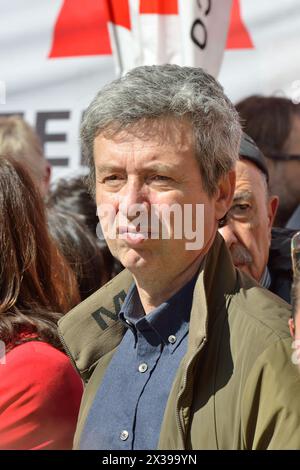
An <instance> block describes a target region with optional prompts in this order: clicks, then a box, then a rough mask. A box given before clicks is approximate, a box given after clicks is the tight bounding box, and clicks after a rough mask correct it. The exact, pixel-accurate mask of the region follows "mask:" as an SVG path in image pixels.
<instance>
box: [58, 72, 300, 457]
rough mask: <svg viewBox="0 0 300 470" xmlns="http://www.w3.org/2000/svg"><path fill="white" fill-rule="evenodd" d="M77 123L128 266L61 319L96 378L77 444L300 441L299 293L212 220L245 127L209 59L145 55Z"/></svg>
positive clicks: (102, 211)
mask: <svg viewBox="0 0 300 470" xmlns="http://www.w3.org/2000/svg"><path fill="white" fill-rule="evenodd" d="M81 135H82V144H83V149H84V152H85V155H86V157H87V161H88V163H89V166H90V169H91V175H90V185H91V189H92V190H93V191H94V192H95V196H96V202H97V206H98V214H99V217H100V221H101V226H102V229H103V233H104V235H105V237H106V240H107V243H108V246H109V248H110V250H111V252H112V253H113V255H114V256H116V257H117V258H118V259H119V260H120V261H121V263H122V264H123V265H124V267H125V268H126V269H125V270H124V271H123V272H122V273H120V274H119V275H118V276H117V277H115V278H114V279H113V280H112V281H110V282H109V283H108V284H106V285H105V286H104V287H103V288H101V289H100V290H99V291H98V292H97V293H95V294H94V295H92V296H91V297H90V298H88V299H86V301H85V302H84V303H82V304H80V305H79V306H77V307H76V308H75V309H73V310H72V311H71V312H69V314H67V315H66V316H65V317H64V318H63V319H62V320H61V322H60V324H59V330H60V336H61V339H62V341H63V343H64V345H65V347H66V350H67V352H68V354H69V356H70V358H71V359H72V360H73V363H74V365H75V366H76V367H77V369H78V371H79V372H80V374H81V376H82V378H83V380H84V382H85V393H84V397H83V401H82V404H81V409H80V414H79V421H78V426H77V432H76V435H75V441H74V447H75V448H76V449H106V450H109V449H112V450H117V449H119V450H132V449H133V450H135V449H156V448H159V449H266V448H268V449H275V448H289V447H290V448H298V447H299V446H300V433H299V426H300V410H299V401H298V397H297V395H298V394H299V392H300V381H299V377H298V376H297V375H296V374H295V369H294V366H293V364H292V361H291V338H290V335H289V331H288V327H287V322H286V320H285V319H286V317H287V316H288V310H287V309H288V306H287V304H286V303H284V302H282V301H280V300H279V299H278V298H277V297H275V296H273V294H271V293H269V292H267V291H265V290H264V289H262V288H261V287H259V286H257V285H256V283H255V282H254V281H252V280H251V279H250V278H248V277H247V276H246V275H244V274H243V273H241V272H239V271H238V270H237V269H235V267H234V265H233V264H232V261H231V257H230V253H229V252H228V250H227V248H226V245H225V243H224V241H223V239H222V237H221V236H220V235H219V234H218V233H217V229H218V225H219V224H220V221H222V220H223V219H224V217H225V214H226V213H227V211H228V210H229V208H230V207H231V203H232V198H233V193H234V186H235V171H234V166H235V162H236V159H237V157H238V151H239V145H240V137H241V128H240V124H239V119H238V116H237V114H236V111H235V110H234V108H233V106H232V104H231V102H230V101H229V100H228V98H227V97H226V96H225V95H224V93H223V89H222V87H221V86H220V85H219V84H218V83H217V82H216V81H215V79H214V78H212V77H211V76H210V75H209V74H207V73H206V72H205V71H204V70H202V69H200V68H191V67H179V66H176V65H164V66H145V67H138V68H136V69H133V70H132V71H130V72H129V73H128V74H127V75H125V76H124V77H123V78H121V79H118V80H116V81H114V82H112V83H111V84H109V85H107V86H105V87H104V88H103V89H102V90H101V91H100V92H99V93H98V95H97V96H96V97H95V99H94V100H93V101H92V103H91V105H90V106H89V108H88V109H87V111H86V114H85V116H84V121H83V124H82V132H81ZM167 209H169V212H170V213H171V212H172V213H171V214H170V213H169V214H167V212H168V211H167ZM166 214H167V215H170V217H167V216H166ZM165 228H167V230H164V229H165ZM182 228H183V230H180V229H182ZM166 234H167V235H168V236H165V235H166ZM195 238H196V242H195V243H191V240H193V239H195Z"/></svg>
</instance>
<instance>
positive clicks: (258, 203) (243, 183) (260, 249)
mask: <svg viewBox="0 0 300 470" xmlns="http://www.w3.org/2000/svg"><path fill="white" fill-rule="evenodd" d="M277 205H278V199H277V198H276V197H273V198H268V196H267V191H266V184H265V182H264V176H263V175H262V173H261V172H260V171H259V169H258V168H257V167H256V166H255V165H253V164H252V163H250V162H248V161H246V160H243V161H238V163H237V167H236V188H235V192H234V199H233V204H232V207H231V209H230V212H229V214H228V223H227V225H226V226H225V227H223V228H221V229H220V230H219V231H220V233H221V234H222V236H223V237H224V240H225V242H226V244H227V246H228V248H229V250H230V252H231V256H232V259H233V262H234V264H235V266H237V267H238V268H240V269H241V270H242V271H244V272H245V273H247V274H248V275H250V276H252V277H253V278H254V279H255V280H256V281H257V282H259V281H260V279H261V277H262V275H263V273H264V270H265V267H266V265H267V262H268V257H269V247H270V241H271V228H272V224H273V220H274V216H275V213H276V209H277Z"/></svg>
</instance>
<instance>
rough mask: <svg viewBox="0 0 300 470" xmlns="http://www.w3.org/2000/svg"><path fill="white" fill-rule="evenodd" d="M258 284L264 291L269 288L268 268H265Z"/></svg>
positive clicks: (269, 276)
mask: <svg viewBox="0 0 300 470" xmlns="http://www.w3.org/2000/svg"><path fill="white" fill-rule="evenodd" d="M259 283H260V285H261V286H262V287H264V288H265V289H269V287H270V285H271V275H270V271H269V268H268V266H266V268H265V270H264V272H263V275H262V277H261V279H260V281H259Z"/></svg>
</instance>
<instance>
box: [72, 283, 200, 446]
mask: <svg viewBox="0 0 300 470" xmlns="http://www.w3.org/2000/svg"><path fill="white" fill-rule="evenodd" d="M196 278H197V276H194V278H193V279H192V280H191V281H190V282H188V283H187V284H186V285H185V286H184V287H183V288H182V289H181V290H180V291H178V292H177V293H176V294H175V295H174V296H172V297H171V298H170V299H169V300H168V301H166V302H164V303H163V304H161V305H160V306H159V307H157V308H155V309H154V310H153V311H152V312H150V313H149V314H148V315H145V312H144V309H143V307H142V304H141V302H140V298H139V295H138V292H137V288H136V286H135V284H133V285H132V286H131V288H130V290H129V292H128V294H127V296H126V299H125V301H124V304H123V307H122V310H121V312H120V318H121V320H122V321H123V322H124V323H125V324H126V326H127V327H128V331H127V332H126V333H125V335H124V337H123V339H122V341H121V343H120V345H119V347H118V349H117V352H116V353H115V354H114V356H113V358H112V360H111V362H110V364H109V366H108V368H107V370H106V372H105V375H104V378H103V381H102V383H101V385H100V387H99V389H98V391H97V393H96V396H95V399H94V402H93V404H92V406H91V408H90V412H89V415H88V417H87V420H86V423H85V427H84V430H83V433H82V436H81V442H80V449H94V450H102V449H105V450H133V449H156V448H157V445H158V440H159V435H160V428H161V424H162V420H163V416H164V411H165V407H166V404H167V400H168V396H169V393H170V390H171V387H172V384H173V381H174V378H175V374H176V371H177V369H178V366H179V364H180V362H181V360H182V359H183V357H184V355H185V353H186V350H187V338H188V329H189V319H190V310H191V306H192V297H193V290H194V287H195V282H196Z"/></svg>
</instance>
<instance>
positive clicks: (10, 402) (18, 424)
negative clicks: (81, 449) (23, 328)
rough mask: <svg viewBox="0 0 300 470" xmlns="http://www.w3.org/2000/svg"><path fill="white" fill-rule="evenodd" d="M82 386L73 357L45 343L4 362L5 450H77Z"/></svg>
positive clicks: (1, 424)
mask: <svg viewBox="0 0 300 470" xmlns="http://www.w3.org/2000/svg"><path fill="white" fill-rule="evenodd" d="M81 395H82V382H81V379H80V378H79V375H78V374H77V373H76V371H75V369H74V368H73V366H72V364H71V363H70V361H69V359H68V357H67V356H66V355H65V354H63V353H62V352H60V351H58V350H57V349H55V348H54V347H52V346H50V345H49V344H47V343H44V342H41V341H30V342H27V343H23V344H21V345H19V346H16V347H15V348H14V349H12V350H11V351H10V352H8V353H7V355H6V364H1V363H0V449H2V450H3V449H16V450H17V449H19V450H20V449H25V450H26V449H47V450H49V449H71V448H72V441H73V435H74V432H75V427H76V422H77V415H78V411H79V405H80V400H81Z"/></svg>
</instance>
